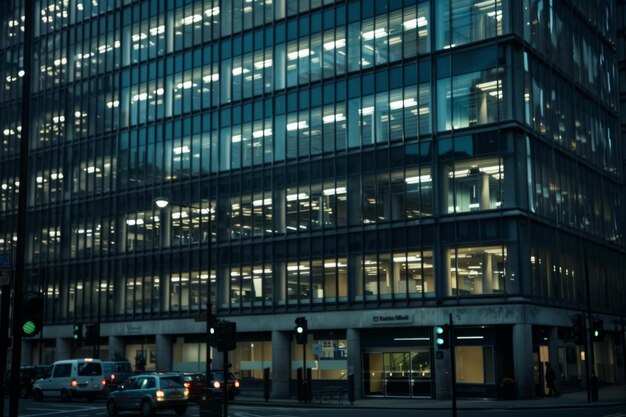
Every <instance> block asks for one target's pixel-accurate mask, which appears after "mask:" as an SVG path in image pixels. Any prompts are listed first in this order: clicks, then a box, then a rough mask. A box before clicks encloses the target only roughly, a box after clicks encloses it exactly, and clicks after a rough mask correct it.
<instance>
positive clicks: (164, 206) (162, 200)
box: [153, 196, 214, 376]
mask: <svg viewBox="0 0 626 417" xmlns="http://www.w3.org/2000/svg"><path fill="white" fill-rule="evenodd" d="M153 203H154V205H155V206H157V207H158V208H159V209H161V211H163V214H164V215H161V216H160V218H161V219H165V220H164V221H163V220H161V222H162V223H161V224H162V228H161V233H160V236H161V237H160V243H161V248H164V247H166V246H169V240H170V230H171V229H170V223H171V216H170V211H171V210H170V209H169V206H170V204H176V205H177V206H182V207H189V208H190V209H195V210H199V211H200V212H202V210H203V208H202V207H198V206H194V205H191V204H188V203H179V202H176V203H173V202H172V201H171V200H170V199H169V198H168V197H163V196H159V197H156V198H155V199H154V200H153ZM209 216H210V209H209ZM208 235H209V238H208V245H209V276H208V278H207V313H206V330H205V336H206V344H207V345H206V359H205V360H206V368H205V370H206V374H207V376H208V375H209V373H210V371H211V346H210V344H209V337H210V334H209V329H210V324H211V323H212V322H213V320H211V318H212V316H214V312H213V305H212V303H211V242H212V238H211V220H210V217H209V232H208Z"/></svg>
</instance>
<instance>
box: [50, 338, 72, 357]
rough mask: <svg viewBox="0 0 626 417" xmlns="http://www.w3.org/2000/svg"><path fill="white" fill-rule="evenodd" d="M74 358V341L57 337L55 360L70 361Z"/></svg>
mask: <svg viewBox="0 0 626 417" xmlns="http://www.w3.org/2000/svg"><path fill="white" fill-rule="evenodd" d="M71 357H72V339H65V338H61V337H57V339H56V342H55V349H54V360H55V361H59V360H61V359H70V358H71Z"/></svg>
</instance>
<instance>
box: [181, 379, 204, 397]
mask: <svg viewBox="0 0 626 417" xmlns="http://www.w3.org/2000/svg"><path fill="white" fill-rule="evenodd" d="M183 382H184V384H185V387H186V388H187V389H188V390H189V401H196V402H197V401H199V400H200V395H201V394H202V390H204V389H205V388H206V386H207V385H206V379H205V378H204V375H203V374H201V373H197V372H186V373H184V374H183Z"/></svg>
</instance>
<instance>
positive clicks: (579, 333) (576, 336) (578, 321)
mask: <svg viewBox="0 0 626 417" xmlns="http://www.w3.org/2000/svg"><path fill="white" fill-rule="evenodd" d="M570 334H571V338H572V340H573V341H574V343H575V344H576V345H582V344H584V343H585V326H584V322H583V317H582V316H581V315H580V314H576V315H575V316H574V317H572V328H571V333H570Z"/></svg>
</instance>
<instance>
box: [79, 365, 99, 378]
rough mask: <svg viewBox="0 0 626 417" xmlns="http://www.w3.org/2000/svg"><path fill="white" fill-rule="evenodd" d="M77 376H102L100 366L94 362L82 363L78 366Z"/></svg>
mask: <svg viewBox="0 0 626 417" xmlns="http://www.w3.org/2000/svg"><path fill="white" fill-rule="evenodd" d="M78 375H79V376H94V375H102V365H100V363H99V362H98V363H96V362H83V363H79V364H78Z"/></svg>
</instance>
